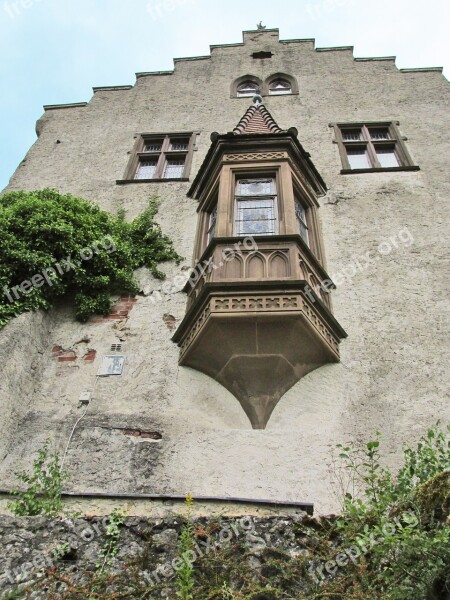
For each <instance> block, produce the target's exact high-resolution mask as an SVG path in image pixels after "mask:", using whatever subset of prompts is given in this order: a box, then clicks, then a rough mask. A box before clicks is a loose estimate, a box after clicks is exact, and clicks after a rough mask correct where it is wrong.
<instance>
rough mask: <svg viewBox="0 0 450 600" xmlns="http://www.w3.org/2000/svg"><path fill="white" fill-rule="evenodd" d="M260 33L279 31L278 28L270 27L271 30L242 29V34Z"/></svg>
mask: <svg viewBox="0 0 450 600" xmlns="http://www.w3.org/2000/svg"><path fill="white" fill-rule="evenodd" d="M262 31H264V33H268V32H270V31H280V28H279V27H272V28H271V29H244V31H243V32H242V33H243V34H244V33H261V32H262Z"/></svg>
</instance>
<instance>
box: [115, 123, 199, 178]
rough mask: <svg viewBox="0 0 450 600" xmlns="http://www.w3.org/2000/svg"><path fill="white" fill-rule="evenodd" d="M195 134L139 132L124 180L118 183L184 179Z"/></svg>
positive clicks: (187, 171) (193, 145) (190, 160)
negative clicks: (140, 133)
mask: <svg viewBox="0 0 450 600" xmlns="http://www.w3.org/2000/svg"><path fill="white" fill-rule="evenodd" d="M196 135H197V134H195V133H189V134H187V133H172V134H155V135H152V134H148V135H147V134H142V135H140V136H139V138H138V141H137V142H136V145H135V150H134V152H133V155H132V157H131V158H130V161H129V164H128V167H127V171H126V173H125V177H124V180H122V181H119V182H118V183H121V182H131V181H140V182H142V181H155V180H156V181H163V180H172V179H187V178H188V177H189V170H190V165H191V162H192V154H193V151H194V149H195V148H194V147H195V139H196Z"/></svg>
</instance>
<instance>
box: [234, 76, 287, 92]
mask: <svg viewBox="0 0 450 600" xmlns="http://www.w3.org/2000/svg"><path fill="white" fill-rule="evenodd" d="M238 82H239V80H238ZM234 85H235V86H236V83H235V84H234ZM294 88H295V89H294ZM296 92H298V90H297V86H296V84H295V82H294V83H293V80H292V78H290V77H289V76H285V77H283V76H275V75H272V77H269V78H268V79H266V81H265V82H264V83H263V82H262V81H261V80H258V79H257V78H256V77H253V78H250V77H249V78H248V79H241V80H240V83H238V85H237V86H236V87H235V93H234V94H232V95H235V96H237V97H238V98H250V97H252V96H254V95H255V94H262V95H263V96H268V95H269V96H284V95H287V94H293V93H296Z"/></svg>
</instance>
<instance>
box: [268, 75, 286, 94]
mask: <svg viewBox="0 0 450 600" xmlns="http://www.w3.org/2000/svg"><path fill="white" fill-rule="evenodd" d="M269 94H270V95H271V96H283V95H285V94H292V86H291V84H290V82H289V81H287V80H286V79H275V81H272V83H270V84H269Z"/></svg>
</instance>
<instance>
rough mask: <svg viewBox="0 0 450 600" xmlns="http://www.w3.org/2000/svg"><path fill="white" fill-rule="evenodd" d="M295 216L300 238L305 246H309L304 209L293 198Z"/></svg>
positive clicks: (298, 201) (296, 199)
mask: <svg viewBox="0 0 450 600" xmlns="http://www.w3.org/2000/svg"><path fill="white" fill-rule="evenodd" d="M295 216H296V217H297V224H298V229H299V233H300V236H301V237H302V239H303V241H304V242H306V244H307V245H308V246H309V231H308V225H307V222H306V209H305V207H304V206H303V205H302V203H301V202H300V200H298V198H295Z"/></svg>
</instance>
